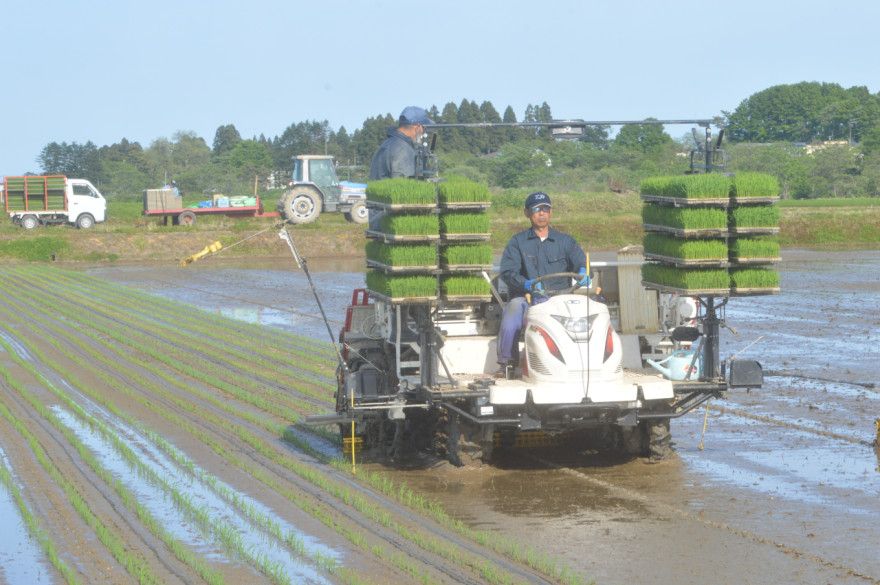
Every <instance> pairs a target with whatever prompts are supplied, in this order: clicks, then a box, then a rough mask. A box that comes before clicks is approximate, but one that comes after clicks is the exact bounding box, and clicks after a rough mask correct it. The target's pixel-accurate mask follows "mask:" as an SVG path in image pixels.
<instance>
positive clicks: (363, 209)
mask: <svg viewBox="0 0 880 585" xmlns="http://www.w3.org/2000/svg"><path fill="white" fill-rule="evenodd" d="M345 219H347V220H348V221H350V222H353V223H367V222H368V221H370V211H369V210H368V209H367V205H366V204H365V203H364V202H363V201H358V202H357V203H355V204H354V205H352V206H351V211H349V212H348V213H346V214H345Z"/></svg>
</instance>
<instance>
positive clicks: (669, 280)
mask: <svg viewBox="0 0 880 585" xmlns="http://www.w3.org/2000/svg"><path fill="white" fill-rule="evenodd" d="M642 279H643V280H645V281H646V282H653V283H655V284H661V285H664V286H670V287H673V288H680V289H686V290H719V289H727V288H729V287H730V279H729V277H728V275H727V270H725V269H723V268H677V267H673V266H663V265H660V264H643V265H642Z"/></svg>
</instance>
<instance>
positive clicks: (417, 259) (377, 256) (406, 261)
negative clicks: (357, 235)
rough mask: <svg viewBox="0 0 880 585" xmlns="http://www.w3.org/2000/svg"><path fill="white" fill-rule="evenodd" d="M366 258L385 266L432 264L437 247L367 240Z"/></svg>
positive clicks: (434, 261) (435, 257) (435, 258)
mask: <svg viewBox="0 0 880 585" xmlns="http://www.w3.org/2000/svg"><path fill="white" fill-rule="evenodd" d="M366 253H367V258H368V259H370V260H375V261H376V262H379V263H381V264H385V265H387V266H434V265H436V264H437V248H436V247H435V246H433V245H431V244H385V243H383V242H377V241H369V242H367V245H366Z"/></svg>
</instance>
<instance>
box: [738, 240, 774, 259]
mask: <svg viewBox="0 0 880 585" xmlns="http://www.w3.org/2000/svg"><path fill="white" fill-rule="evenodd" d="M730 252H731V255H732V256H734V257H736V258H778V257H779V240H778V239H777V238H775V237H763V238H736V239H735V240H733V241H732V242H731V243H730Z"/></svg>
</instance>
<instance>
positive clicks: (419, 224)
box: [380, 213, 440, 236]
mask: <svg viewBox="0 0 880 585" xmlns="http://www.w3.org/2000/svg"><path fill="white" fill-rule="evenodd" d="M380 226H381V230H382V232H383V233H385V234H390V235H393V236H436V235H437V234H438V233H439V232H440V220H439V218H438V217H437V216H436V215H434V214H433V213H421V214H417V215H384V216H382V219H381V220H380Z"/></svg>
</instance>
